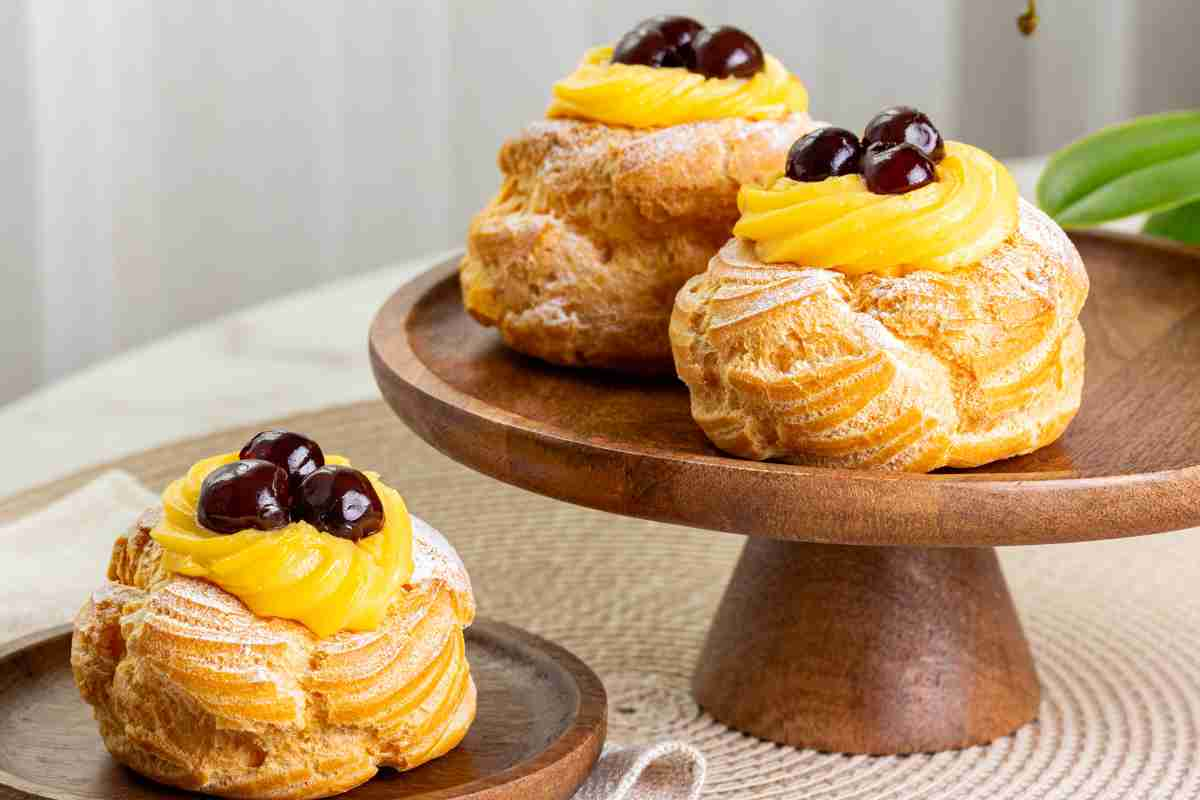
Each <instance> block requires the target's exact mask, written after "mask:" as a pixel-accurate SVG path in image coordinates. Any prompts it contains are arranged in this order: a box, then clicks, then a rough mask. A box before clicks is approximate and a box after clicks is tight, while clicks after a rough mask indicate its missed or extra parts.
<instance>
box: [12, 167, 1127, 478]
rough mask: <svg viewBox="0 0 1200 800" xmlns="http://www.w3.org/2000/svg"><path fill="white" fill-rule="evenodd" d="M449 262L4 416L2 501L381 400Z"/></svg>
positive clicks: (380, 275) (52, 390)
mask: <svg viewBox="0 0 1200 800" xmlns="http://www.w3.org/2000/svg"><path fill="white" fill-rule="evenodd" d="M1042 163H1043V161H1042V160H1041V159H1024V160H1018V161H1014V162H1012V163H1010V167H1011V168H1012V171H1013V174H1014V176H1015V177H1016V179H1017V183H1018V184H1019V186H1020V188H1021V193H1022V194H1023V195H1024V196H1026V197H1033V194H1034V192H1033V189H1034V184H1035V182H1036V179H1037V175H1038V173H1039V172H1040V169H1041V165H1042ZM1122 227H1128V226H1127V225H1126V226H1122ZM446 255H447V254H446V253H437V254H432V255H429V256H426V257H422V258H418V259H414V260H412V261H408V262H405V263H403V264H398V265H395V266H391V267H386V268H383V269H379V270H376V271H374V272H371V273H368V274H366V275H362V276H358V277H355V278H349V279H346V280H344V281H337V282H334V283H331V284H325V285H322V286H318V287H316V288H313V289H309V290H306V291H303V292H299V293H297V294H293V295H290V296H288V297H285V298H283V299H280V300H275V301H272V302H269V303H265V304H262V305H260V306H255V307H252V308H249V309H246V310H243V311H240V312H237V313H234V314H230V315H227V316H224V317H220V318H217V319H215V320H212V321H209V322H207V323H203V324H201V325H198V326H195V327H192V328H189V329H186V330H184V331H181V332H179V333H177V334H174V335H172V336H169V337H167V338H164V339H161V340H159V341H157V342H154V343H152V344H149V345H147V346H144V347H140V348H137V349H134V350H131V351H128V352H126V353H123V354H121V355H119V356H117V357H115V358H112V359H109V360H107V361H103V362H101V363H99V364H97V365H95V366H93V367H90V368H88V369H86V370H83V371H81V372H79V373H76V374H74V375H71V376H69V377H67V378H65V379H63V380H60V381H57V382H55V383H53V384H50V385H48V386H46V387H43V388H42V389H40V390H38V391H36V392H34V393H32V394H30V395H27V396H26V397H24V398H22V399H20V400H17V401H16V402H13V403H10V404H8V405H7V406H4V407H0V441H2V442H4V443H5V445H6V450H7V452H8V453H9V457H8V458H5V459H3V460H0V497H3V496H4V495H7V494H10V493H12V492H15V491H18V490H20V489H24V488H28V487H31V486H35V485H38V484H41V483H45V482H46V481H49V480H52V479H53V478H54V477H56V476H59V475H64V474H67V473H69V472H73V471H75V470H77V469H80V468H83V467H86V466H89V465H91V464H94V463H97V462H102V461H109V460H111V459H114V458H119V457H121V456H124V455H129V454H131V453H135V452H137V451H139V450H143V449H145V448H148V447H154V446H156V445H160V444H165V443H166V442H169V441H172V440H174V439H180V438H187V437H192V436H200V435H203V434H206V433H211V432H213V431H218V430H221V429H222V428H228V427H232V426H236V425H242V424H249V423H252V422H255V421H257V420H265V419H269V418H272V417H280V416H284V415H287V414H294V413H297V412H300V411H306V410H315V409H318V408H323V407H326V406H331V405H337V404H340V403H350V402H354V401H357V400H366V399H370V398H374V397H377V396H378V390H377V389H376V387H375V381H374V379H373V378H372V376H371V368H370V365H369V362H368V358H367V327H368V325H369V324H370V321H371V318H372V317H373V316H374V314H375V312H376V310H378V308H379V306H380V305H381V304H382V303H383V301H384V300H385V299H386V298H387V297H388V296H389V295H390V294H391V293H392V292H393V291H394V290H395V289H396V288H397V287H398V286H399V285H400V284H402V283H404V282H405V281H406V280H408V279H409V278H411V277H412V276H414V275H416V274H417V273H419V272H421V271H422V270H424V269H426V268H428V267H429V266H431V265H432V264H434V263H436V262H437V261H439V260H441V259H442V258H444V257H445V256H446ZM314 321H319V326H320V327H319V328H318V329H314V328H313V327H312V325H313V323H314Z"/></svg>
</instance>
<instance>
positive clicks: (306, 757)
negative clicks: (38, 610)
mask: <svg viewBox="0 0 1200 800" xmlns="http://www.w3.org/2000/svg"><path fill="white" fill-rule="evenodd" d="M156 519H157V512H147V514H145V515H143V517H142V519H141V520H139V521H138V523H137V525H136V526H135V527H134V528H133V529H132V530H131V531H130V533H129V534H128V535H127V536H124V537H121V538H120V539H118V540H117V542H116V544H115V545H114V547H113V555H112V561H111V563H110V566H109V581H108V583H107V584H106V585H105V586H104V587H103V588H102V589H100V590H99V591H97V592H96V593H94V594H93V596H92V597H91V599H90V600H89V601H88V602H87V603H86V604H85V605H84V607H83V609H82V610H81V611H80V612H79V615H78V617H77V618H76V622H75V636H74V639H73V641H72V647H71V665H72V668H73V670H74V673H75V680H76V683H77V684H78V686H79V690H80V693H81V694H82V696H83V699H84V700H86V701H87V702H88V703H90V704H91V705H92V706H94V709H95V714H96V719H97V720H98V721H99V723H100V733H101V735H102V737H103V738H104V743H105V745H107V747H108V749H109V751H110V752H111V753H112V754H113V756H114V757H115V758H116V759H117V760H118V761H121V762H122V763H124V764H126V765H128V766H130V767H132V768H133V769H134V770H136V771H138V772H140V773H142V774H143V775H146V776H148V777H151V778H153V779H155V780H157V781H160V782H162V783H167V784H171V785H173V786H178V787H181V788H185V789H192V790H196V791H201V792H205V793H208V794H215V795H222V796H226V797H243V798H312V797H326V796H330V795H334V794H338V793H340V792H344V791H346V790H348V789H351V788H353V787H354V786H357V785H358V784H360V783H362V782H363V781H366V780H368V779H370V778H371V777H372V776H373V775H374V774H375V773H376V771H377V770H378V768H379V767H381V766H388V767H394V768H396V769H400V770H404V769H411V768H413V767H416V766H417V765H419V764H421V763H424V762H425V761H428V760H429V759H431V758H436V757H437V756H439V755H442V754H444V753H445V752H447V751H448V750H450V749H451V748H453V747H454V746H456V745H457V744H458V743H459V741H461V740H462V738H463V736H464V735H465V734H466V731H467V728H468V727H469V726H470V724H471V722H472V720H473V719H474V716H475V684H474V682H473V680H472V678H471V675H470V671H469V669H468V668H467V665H466V659H465V656H464V652H463V647H464V645H463V634H462V631H463V628H464V627H465V626H466V625H469V624H470V622H471V620H472V619H473V617H474V613H475V607H474V600H473V598H472V594H471V589H470V583H469V582H468V579H467V576H466V572H465V570H464V569H463V567H462V562H461V561H459V560H458V556H457V555H456V554H455V553H454V551H453V549H452V548H451V547H450V545H449V544H448V543H446V541H445V539H443V538H442V537H441V535H440V534H438V533H437V532H436V531H434V530H433V529H432V528H430V527H429V526H428V525H426V524H424V523H423V522H421V521H420V520H418V519H417V518H415V517H414V518H413V528H414V531H413V532H414V543H413V544H414V556H415V560H416V570H415V572H414V574H413V577H412V580H411V581H410V584H409V586H410V589H409V590H408V591H405V592H403V593H402V594H401V596H400V598H399V599H398V600H397V602H396V603H395V604H394V605H393V606H392V608H391V609H390V611H389V612H388V615H387V617H386V618H385V620H384V623H383V625H382V626H380V627H379V628H378V629H377V630H375V631H372V632H369V633H349V632H344V633H338V634H334V635H333V636H330V637H327V638H324V639H321V638H318V637H317V636H315V635H314V634H313V633H312V632H310V631H309V630H308V629H307V628H305V627H304V626H303V625H300V624H299V623H295V622H290V621H287V620H280V619H272V618H260V617H257V616H255V615H254V614H252V613H251V612H250V611H249V610H247V609H246V607H245V606H244V605H242V603H241V602H240V601H239V600H238V599H237V598H235V597H234V596H233V595H231V594H228V593H226V592H225V591H224V590H222V589H220V588H218V587H216V586H214V585H212V584H210V583H207V582H205V581H202V580H198V579H195V578H188V577H183V576H179V575H174V574H172V573H168V572H165V571H164V570H163V569H162V568H161V566H160V563H159V562H160V560H161V557H162V550H161V548H160V547H159V546H158V544H157V543H155V542H154V541H153V540H152V539H151V538H150V535H149V530H150V528H151V527H153V524H154V522H155V521H156Z"/></svg>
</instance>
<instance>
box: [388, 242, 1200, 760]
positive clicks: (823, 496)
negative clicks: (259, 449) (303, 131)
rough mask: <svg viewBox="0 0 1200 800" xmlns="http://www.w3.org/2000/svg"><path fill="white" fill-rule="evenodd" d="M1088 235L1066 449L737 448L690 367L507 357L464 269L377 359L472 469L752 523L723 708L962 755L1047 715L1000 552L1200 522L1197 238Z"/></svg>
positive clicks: (821, 731) (717, 640) (779, 728)
mask: <svg viewBox="0 0 1200 800" xmlns="http://www.w3.org/2000/svg"><path fill="white" fill-rule="evenodd" d="M1075 241H1076V243H1077V244H1078V245H1079V248H1080V251H1081V253H1082V254H1083V257H1084V261H1085V262H1086V264H1087V266H1088V271H1089V273H1090V275H1091V279H1092V292H1091V296H1090V299H1089V300H1088V303H1087V306H1086V308H1085V309H1084V313H1083V326H1084V329H1085V331H1086V332H1087V336H1088V345H1087V383H1086V389H1085V391H1084V400H1083V407H1082V410H1081V411H1080V414H1079V416H1078V417H1077V418H1076V420H1075V422H1074V423H1073V424H1072V425H1071V427H1070V429H1069V430H1068V431H1067V434H1066V435H1065V437H1064V438H1063V439H1062V440H1060V441H1059V442H1057V443H1056V444H1053V445H1051V446H1049V447H1046V448H1044V449H1042V450H1040V451H1038V452H1036V453H1034V454H1032V455H1029V456H1025V457H1022V458H1016V459H1011V460H1008V461H1004V462H1000V463H996V464H990V465H988V466H986V467H983V468H980V469H976V470H973V471H956V472H946V473H944V474H932V475H908V474H895V473H886V472H872V471H845V470H832V469H817V468H806V467H796V466H790V465H785V464H774V463H757V462H751V461H742V460H738V459H734V458H730V457H728V456H725V455H722V454H721V453H720V452H719V451H718V450H716V449H715V448H713V447H712V445H711V444H709V442H708V441H707V440H706V439H705V437H704V436H703V434H702V433H701V431H700V429H699V428H698V427H697V426H696V425H695V424H694V423H693V421H692V418H691V416H690V414H689V410H688V394H687V390H686V389H685V387H684V386H683V385H682V384H681V383H679V382H678V381H675V380H659V381H647V380H644V379H632V378H626V377H621V376H617V375H613V374H608V373H601V372H594V371H586V370H572V369H563V368H557V367H553V366H549V365H546V364H543V363H540V362H538V361H535V360H533V359H529V358H525V357H523V356H520V355H517V354H515V353H513V352H511V351H509V350H508V349H506V348H505V347H504V346H503V345H502V344H501V342H500V339H499V337H498V335H497V334H496V332H495V331H494V330H490V329H485V328H482V327H480V326H479V325H477V324H476V323H475V322H474V321H473V320H472V319H471V318H470V317H469V316H468V315H467V314H466V313H465V312H464V311H463V308H462V305H461V302H460V298H459V285H458V278H457V275H456V271H455V262H454V261H448V262H446V263H444V264H442V265H440V266H438V267H437V268H435V269H434V270H432V271H431V272H429V273H427V274H425V275H424V276H422V277H420V278H418V279H417V280H416V281H414V282H413V283H411V284H409V285H407V286H405V287H403V288H402V289H401V290H400V291H398V292H397V293H396V294H395V295H394V296H393V297H391V298H390V299H389V300H388V301H387V303H386V304H385V305H384V306H383V308H382V309H381V310H380V311H379V314H378V316H377V317H376V319H375V321H374V323H373V325H372V327H371V335H370V340H371V357H372V363H373V366H374V369H375V376H376V379H377V381H378V383H379V386H380V388H381V389H382V390H383V395H384V397H385V398H386V399H387V401H388V403H389V404H390V405H391V406H392V408H393V409H395V411H396V413H397V414H399V416H400V417H401V418H402V419H403V420H404V421H405V422H406V423H407V424H408V425H409V426H410V427H412V428H413V429H414V430H415V431H416V432H417V433H418V434H419V435H420V436H421V437H423V438H424V439H425V440H426V441H427V442H429V443H430V444H432V445H433V446H434V447H436V448H438V449H439V450H441V451H442V452H444V453H446V454H447V455H449V456H450V457H451V458H454V459H456V460H458V461H460V462H462V463H463V464H466V465H467V466H469V467H472V468H474V469H476V470H479V471H481V472H483V473H486V474H487V475H490V476H492V477H495V478H498V479H500V480H502V481H507V482H509V483H512V484H515V485H517V486H520V487H523V488H525V489H529V490H532V491H535V492H540V493H542V494H545V495H549V496H551V497H555V498H558V499H560V500H565V501H567V502H570V503H577V504H580V505H584V506H590V507H592V508H597V509H601V510H604V511H611V512H614V513H617V514H625V515H628V516H633V517H641V518H646V519H653V520H660V521H664V522H672V523H678V524H681V525H688V526H692V527H697V528H708V529H712V530H720V531H728V532H730V533H738V534H744V535H746V536H748V537H750V538H749V540H748V541H747V544H746V546H745V549H744V551H743V553H742V557H741V561H740V562H739V564H738V566H737V568H736V570H735V571H734V574H733V578H732V579H731V581H730V583H729V586H728V588H727V589H726V591H725V596H724V599H723V601H722V603H721V606H720V609H719V611H718V612H717V615H716V619H715V620H714V621H713V623H712V627H711V630H710V632H709V634H708V640H707V643H706V645H705V647H704V651H703V655H702V656H701V658H700V662H699V664H697V665H696V671H695V677H694V680H693V688H694V691H695V695H696V699H697V700H698V701H699V703H700V704H701V706H703V707H704V708H705V709H707V710H708V711H709V712H711V713H712V714H713V715H714V716H715V717H716V718H717V719H718V720H721V721H722V722H724V723H726V724H728V725H730V726H732V727H734V728H737V729H739V730H742V731H745V732H746V733H750V734H753V735H755V736H758V737H762V738H765V739H770V740H773V741H776V742H782V743H785V744H790V745H796V746H800V747H811V748H816V749H820V750H827V751H834V752H846V753H874V754H884V753H910V752H927V751H939V750H947V749H953V748H959V747H966V746H969V745H973V744H980V743H983V742H988V741H991V740H993V739H995V738H997V737H1000V736H1004V735H1006V734H1008V733H1011V732H1012V731H1014V730H1015V729H1017V728H1018V727H1020V726H1021V725H1023V724H1025V723H1026V722H1029V721H1030V720H1032V719H1034V717H1035V716H1036V714H1037V709H1038V700H1039V688H1038V680H1037V675H1036V672H1035V670H1034V665H1033V660H1032V658H1031V656H1030V651H1029V647H1028V645H1027V644H1026V641H1025V637H1024V635H1023V633H1022V631H1021V625H1020V622H1019V620H1018V619H1017V615H1016V612H1015V610H1014V608H1013V603H1012V600H1011V599H1010V597H1009V594H1008V589H1007V587H1006V585H1005V582H1004V577H1003V575H1002V573H1001V571H1000V566H999V562H998V561H997V558H996V552H995V550H994V547H995V546H998V545H1029V544H1052V543H1065V542H1078V541H1084V540H1091V539H1104V538H1111V537H1121V536H1134V535H1140V534H1149V533H1156V532H1160V531H1167V530H1175V529H1179V528H1185V527H1188V526H1192V525H1197V524H1200V466H1198V465H1200V254H1198V253H1200V251H1194V250H1188V249H1186V248H1182V247H1177V246H1171V245H1165V244H1155V243H1153V242H1151V241H1149V240H1146V239H1142V238H1137V237H1128V236H1117V235H1104V234H1092V233H1087V234H1081V235H1078V236H1076V237H1075ZM630 557H631V558H636V557H637V556H636V553H632V554H630ZM1047 557H1052V554H1051V553H1047ZM1120 588H1121V587H1119V586H1114V587H1113V591H1120Z"/></svg>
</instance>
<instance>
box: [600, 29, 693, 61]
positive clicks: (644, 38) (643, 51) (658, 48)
mask: <svg viewBox="0 0 1200 800" xmlns="http://www.w3.org/2000/svg"><path fill="white" fill-rule="evenodd" d="M612 62H613V63H614V64H640V65H641V66H644V67H682V66H684V62H683V58H682V57H681V56H680V54H679V51H678V50H676V49H675V47H674V46H672V45H671V43H670V41H669V40H668V39H667V37H666V36H664V35H663V33H662V31H660V30H657V29H655V28H642V27H640V26H639V27H637V28H634V29H633V30H631V31H630V32H629V33H627V34H625V35H624V36H622V37H621V39H620V41H618V42H617V45H616V47H614V48H613V54H612Z"/></svg>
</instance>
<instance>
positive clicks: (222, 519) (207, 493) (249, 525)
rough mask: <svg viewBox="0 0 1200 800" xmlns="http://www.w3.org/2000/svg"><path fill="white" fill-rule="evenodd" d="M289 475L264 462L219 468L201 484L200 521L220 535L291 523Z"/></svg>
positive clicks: (243, 462)
mask: <svg viewBox="0 0 1200 800" xmlns="http://www.w3.org/2000/svg"><path fill="white" fill-rule="evenodd" d="M290 500H291V490H290V488H289V485H288V475H287V472H286V471H285V470H284V469H283V468H282V467H280V466H278V465H277V464H272V463H271V462H270V461H263V460H262V459H256V458H251V459H244V460H241V461H234V462H232V463H230V464H225V465H223V466H220V467H217V468H216V469H215V470H213V471H212V472H210V473H209V474H208V477H206V478H205V479H204V482H203V483H202V484H200V501H199V503H198V505H197V508H196V519H197V521H198V522H199V523H200V524H201V525H203V526H204V527H206V528H208V529H209V530H210V531H216V532H217V533H237V532H238V531H244V530H247V529H254V530H260V531H271V530H275V529H276V528H282V527H283V526H284V525H287V524H288V522H290V521H291V517H290V515H289V513H288V507H289V505H290Z"/></svg>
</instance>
